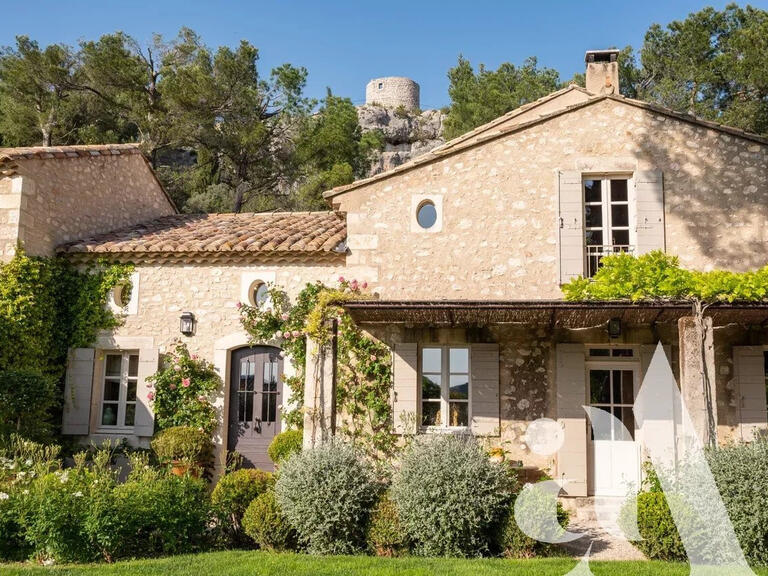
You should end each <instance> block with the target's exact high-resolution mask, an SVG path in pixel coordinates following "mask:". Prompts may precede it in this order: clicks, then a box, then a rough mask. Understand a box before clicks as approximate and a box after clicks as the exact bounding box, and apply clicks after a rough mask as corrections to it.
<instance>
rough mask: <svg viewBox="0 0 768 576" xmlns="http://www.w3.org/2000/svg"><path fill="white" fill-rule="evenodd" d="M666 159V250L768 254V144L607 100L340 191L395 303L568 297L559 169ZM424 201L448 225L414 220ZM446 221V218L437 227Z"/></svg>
mask: <svg viewBox="0 0 768 576" xmlns="http://www.w3.org/2000/svg"><path fill="white" fill-rule="evenodd" d="M649 169H660V170H661V171H662V172H663V175H664V193H665V197H666V202H665V210H666V243H667V246H666V248H667V252H669V253H671V254H676V255H679V256H680V259H681V262H682V263H683V265H685V266H688V267H692V268H698V269H710V268H714V267H724V268H731V269H736V270H746V269H751V268H755V267H758V266H762V265H765V264H766V262H768V250H767V248H768V238H767V237H766V233H765V229H766V225H767V224H768V146H764V145H760V144H757V143H754V142H751V141H747V140H743V139H740V138H736V137H734V136H731V135H728V134H724V133H722V132H718V131H715V130H712V129H708V128H705V127H702V126H699V125H694V124H691V123H688V122H684V121H681V120H675V119H672V118H670V117H667V116H663V115H660V114H657V113H652V112H650V111H648V110H645V109H641V108H638V107H634V106H629V105H625V104H622V103H620V102H617V101H614V100H602V101H599V102H597V103H595V104H592V105H589V106H585V107H583V108H580V109H577V110H574V111H571V112H570V113H567V114H563V115H560V116H557V117H554V118H551V119H549V120H547V121H544V122H542V123H540V124H538V125H534V126H532V127H530V128H528V129H526V130H522V131H519V132H513V133H511V134H508V135H506V136H503V137H500V138H497V139H495V140H492V141H489V142H487V143H485V144H484V145H482V146H476V147H473V148H469V149H466V150H463V151H459V152H457V153H455V154H453V155H450V156H446V157H444V158H442V159H440V160H438V161H436V162H433V163H429V164H425V165H421V166H417V167H415V168H413V169H410V170H407V171H404V172H400V173H397V176H396V177H390V178H384V179H381V180H378V181H375V182H372V183H370V184H368V185H365V186H362V187H360V188H357V189H353V190H351V191H349V192H347V193H345V194H342V195H340V196H337V197H336V198H334V199H333V203H334V206H336V207H337V208H339V209H341V210H343V211H345V212H347V226H348V231H349V241H348V244H349V249H350V252H351V255H350V256H349V259H348V262H350V263H352V264H360V265H365V266H369V267H373V268H375V269H377V270H378V277H379V282H378V284H377V285H376V286H375V290H376V291H377V292H378V293H379V294H380V295H381V296H382V297H383V298H386V299H400V298H413V299H451V298H463V299H473V298H478V299H541V298H559V297H561V292H560V289H559V286H558V247H557V226H558V222H557V177H556V176H557V171H558V170H581V171H582V172H616V171H620V172H626V171H629V172H633V171H635V170H649ZM423 198H431V199H433V200H435V202H436V204H441V210H439V212H441V213H442V215H441V226H440V227H439V231H433V230H426V231H425V230H422V229H420V228H419V227H418V225H416V224H415V215H414V214H415V209H416V206H417V205H418V202H419V201H420V200H421V199H423ZM436 228H438V227H436Z"/></svg>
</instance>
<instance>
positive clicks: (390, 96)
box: [365, 76, 420, 110]
mask: <svg viewBox="0 0 768 576" xmlns="http://www.w3.org/2000/svg"><path fill="white" fill-rule="evenodd" d="M365 104H366V105H371V104H378V105H380V106H384V107H385V108H399V107H400V106H402V107H403V108H405V109H406V110H417V109H418V108H419V105H420V102H419V85H418V84H417V83H416V82H414V81H413V80H411V79H410V78H405V77H404V76H387V77H385V78H374V79H373V80H371V81H370V82H368V85H367V86H366V87H365Z"/></svg>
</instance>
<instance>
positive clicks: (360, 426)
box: [240, 277, 395, 457]
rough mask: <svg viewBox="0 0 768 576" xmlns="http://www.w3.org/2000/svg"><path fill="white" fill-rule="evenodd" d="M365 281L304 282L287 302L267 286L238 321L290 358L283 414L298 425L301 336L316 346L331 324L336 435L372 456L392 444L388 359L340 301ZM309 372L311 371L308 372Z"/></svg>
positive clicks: (360, 295) (357, 295) (356, 294)
mask: <svg viewBox="0 0 768 576" xmlns="http://www.w3.org/2000/svg"><path fill="white" fill-rule="evenodd" d="M366 288H367V285H366V283H365V282H362V283H359V282H357V281H356V280H351V281H348V280H345V279H344V278H343V277H342V278H339V286H338V287H336V288H331V287H328V286H326V285H324V284H322V283H320V282H315V283H311V284H307V285H306V286H305V287H304V289H303V290H302V291H301V292H300V293H299V295H298V297H297V298H296V302H295V303H294V304H293V305H291V303H290V300H289V298H288V297H287V295H286V294H285V292H284V291H283V290H281V289H279V288H277V287H275V286H270V305H269V306H262V307H257V306H246V305H241V307H240V311H241V321H242V324H243V327H244V328H245V330H246V331H247V332H248V333H249V334H250V335H251V336H252V337H253V338H254V341H256V342H270V341H280V346H281V347H282V348H283V350H284V352H285V353H286V354H288V355H289V356H290V357H291V359H292V360H293V363H294V366H295V368H296V373H297V374H296V376H294V377H293V378H288V379H286V383H287V384H288V386H289V387H290V389H291V391H292V394H291V397H290V398H289V400H288V403H289V404H290V405H291V406H293V408H292V409H290V410H286V411H285V412H284V413H283V417H284V418H285V419H286V421H287V422H288V424H289V426H291V427H294V428H300V427H301V426H302V425H303V418H304V413H303V411H302V406H303V404H304V381H305V378H307V377H308V375H307V374H306V373H305V372H306V370H305V367H306V357H307V347H306V337H307V336H308V337H310V338H312V339H313V340H314V341H315V342H317V343H318V344H319V345H321V346H322V345H326V344H328V343H329V342H330V341H331V339H332V338H333V336H334V334H333V325H334V321H335V325H336V328H337V332H336V337H337V350H336V353H337V381H336V408H337V414H338V422H337V434H340V435H342V436H343V437H345V438H347V439H349V440H350V441H352V442H353V443H355V444H357V445H359V446H360V447H361V448H363V449H364V450H366V451H367V452H368V453H369V454H370V455H371V456H373V457H382V456H386V455H387V454H389V453H390V452H391V450H392V449H393V448H394V443H395V439H394V436H393V435H392V432H391V426H392V423H391V420H392V408H391V405H390V392H391V386H392V360H391V354H390V350H389V347H387V346H386V344H384V343H382V342H380V341H379V340H376V339H375V338H373V337H372V336H370V335H369V334H367V333H366V332H365V331H363V330H361V329H360V328H359V327H358V326H357V325H356V324H355V323H354V321H353V320H352V318H350V317H349V315H348V314H347V313H346V312H345V311H344V309H343V308H342V306H341V304H343V303H344V302H345V301H349V300H358V299H364V298H367V297H368V296H367V295H366V294H365V293H364V290H365V289H366ZM309 377H311V376H309Z"/></svg>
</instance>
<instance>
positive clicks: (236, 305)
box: [235, 302, 243, 310]
mask: <svg viewBox="0 0 768 576" xmlns="http://www.w3.org/2000/svg"><path fill="white" fill-rule="evenodd" d="M242 307H243V303H242V302H238V303H237V304H235V308H237V309H238V310H240V308H242Z"/></svg>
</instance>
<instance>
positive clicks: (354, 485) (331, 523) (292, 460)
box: [275, 442, 378, 554]
mask: <svg viewBox="0 0 768 576" xmlns="http://www.w3.org/2000/svg"><path fill="white" fill-rule="evenodd" d="M377 494H378V485H377V484H376V480H375V477H374V473H373V470H372V468H371V466H370V464H368V462H366V461H365V460H364V459H363V458H362V457H361V456H360V455H359V454H358V452H357V451H356V450H355V449H354V448H352V447H351V446H349V445H347V444H344V443H341V442H329V443H327V444H324V445H322V446H319V447H316V448H313V449H311V450H304V451H303V452H300V453H298V454H294V455H293V456H290V457H289V458H288V459H287V460H285V461H284V462H283V463H282V465H281V466H280V474H279V475H278V477H277V483H276V484H275V495H276V497H277V502H278V504H279V506H280V508H281V509H282V511H283V513H284V514H285V517H286V518H288V521H289V522H290V524H291V525H292V526H293V527H294V528H295V529H296V531H297V533H298V535H299V538H300V540H301V541H302V543H306V544H307V545H308V551H309V552H310V553H313V554H354V553H356V552H360V551H361V550H363V549H364V547H365V526H366V524H367V521H368V517H369V514H370V511H371V508H372V507H373V505H374V503H375V502H376V497H377Z"/></svg>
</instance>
